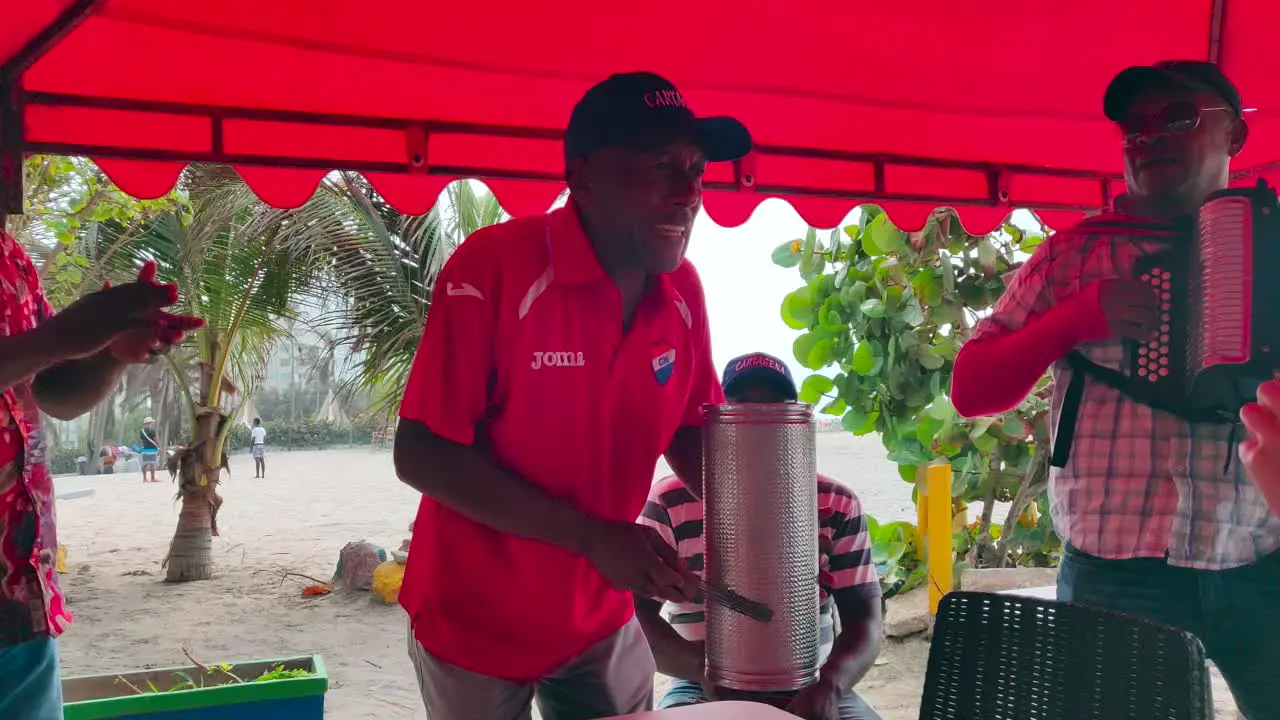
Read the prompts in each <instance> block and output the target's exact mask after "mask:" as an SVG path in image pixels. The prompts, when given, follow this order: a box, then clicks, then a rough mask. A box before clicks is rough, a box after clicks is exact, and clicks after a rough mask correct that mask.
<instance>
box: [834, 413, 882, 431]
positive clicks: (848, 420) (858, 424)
mask: <svg viewBox="0 0 1280 720" xmlns="http://www.w3.org/2000/svg"><path fill="white" fill-rule="evenodd" d="M876 416H877V415H876V413H866V412H863V411H861V410H859V409H857V408H849V412H847V413H845V414H844V417H842V418H840V427H842V428H844V429H845V430H848V431H849V432H851V433H853V434H854V435H866V434H867V433H870V432H873V431H874V430H875V429H876Z"/></svg>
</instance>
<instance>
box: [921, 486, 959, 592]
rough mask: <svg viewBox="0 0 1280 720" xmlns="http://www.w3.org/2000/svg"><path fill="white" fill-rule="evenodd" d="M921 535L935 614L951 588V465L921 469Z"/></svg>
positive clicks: (952, 560) (952, 561)
mask: <svg viewBox="0 0 1280 720" xmlns="http://www.w3.org/2000/svg"><path fill="white" fill-rule="evenodd" d="M924 473H925V478H924V480H925V481H924V502H923V503H921V504H922V505H924V513H923V515H924V517H925V522H924V537H925V546H926V547H927V548H928V550H927V551H926V555H925V558H926V567H927V569H928V573H929V613H930V614H937V612H938V603H940V602H942V596H943V595H946V594H947V593H949V592H951V585H952V582H953V578H952V567H953V564H954V558H953V557H952V555H953V553H952V549H951V548H952V544H951V465H949V464H945V463H943V464H937V465H930V466H929V467H927V468H925V470H924Z"/></svg>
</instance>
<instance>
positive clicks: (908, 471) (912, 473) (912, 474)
mask: <svg viewBox="0 0 1280 720" xmlns="http://www.w3.org/2000/svg"><path fill="white" fill-rule="evenodd" d="M919 471H920V466H918V465H899V466H898V477H900V478H902V479H903V480H905V481H906V482H909V483H913V482H915V481H916V473H918V472H919Z"/></svg>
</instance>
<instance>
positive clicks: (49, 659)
mask: <svg viewBox="0 0 1280 720" xmlns="http://www.w3.org/2000/svg"><path fill="white" fill-rule="evenodd" d="M155 275H156V268H155V265H154V264H153V263H147V264H146V265H144V266H143V269H142V271H141V272H140V273H138V280H137V282H131V283H127V284H124V285H120V286H118V287H114V288H105V289H103V290H102V291H100V292H94V293H89V294H88V295H85V296H84V297H82V298H80V299H79V300H77V301H76V302H75V303H72V304H71V305H70V306H69V307H67V308H66V309H65V310H63V311H62V312H61V313H58V314H57V315H54V313H53V309H52V308H51V307H50V306H49V303H48V302H46V301H45V298H44V294H43V293H42V292H41V290H40V279H39V275H38V274H37V273H36V269H35V267H34V266H33V265H32V264H31V261H30V259H28V258H27V255H26V253H24V252H23V250H22V248H21V246H19V245H18V243H17V242H16V241H15V240H14V239H13V238H12V237H10V236H9V235H7V234H5V233H4V232H0V718H21V719H22V720H58V719H59V718H61V717H62V683H61V680H60V677H59V671H58V650H57V645H56V643H55V641H54V640H55V638H57V637H58V636H59V635H61V634H62V631H63V630H64V629H65V628H66V626H67V624H68V623H69V622H70V621H71V614H70V613H69V612H68V611H67V608H66V605H65V603H64V602H63V599H62V593H61V592H60V590H59V589H58V578H57V575H56V574H55V572H54V561H55V557H56V553H55V548H57V533H56V531H55V527H54V495H53V481H52V478H51V477H50V476H49V471H48V467H47V466H46V465H45V451H46V448H45V440H44V435H43V433H42V432H41V428H40V413H41V412H42V411H43V412H44V413H47V414H49V415H50V416H52V417H55V418H59V419H62V420H71V419H73V418H75V417H78V416H80V415H83V414H84V413H86V412H88V411H89V410H90V409H91V408H93V406H95V405H97V404H98V403H99V402H100V401H101V400H102V399H103V398H105V397H106V396H107V395H109V394H110V393H111V391H112V390H113V389H114V388H115V387H116V386H117V385H118V384H119V382H120V376H121V374H122V373H123V371H124V368H125V366H126V365H127V364H129V363H140V362H148V361H150V360H151V358H152V356H153V355H154V354H155V353H162V352H166V351H167V350H168V349H169V347H170V346H171V345H173V344H175V343H178V342H180V341H181V339H182V336H183V333H184V332H186V331H187V330H190V329H193V328H196V327H199V326H200V324H201V322H200V321H199V320H196V319H195V318H187V317H180V316H175V315H170V314H169V313H166V312H163V311H162V308H164V307H167V306H169V305H172V304H173V303H174V302H176V301H177V299H178V288H177V287H175V286H173V285H161V284H158V283H156V282H155Z"/></svg>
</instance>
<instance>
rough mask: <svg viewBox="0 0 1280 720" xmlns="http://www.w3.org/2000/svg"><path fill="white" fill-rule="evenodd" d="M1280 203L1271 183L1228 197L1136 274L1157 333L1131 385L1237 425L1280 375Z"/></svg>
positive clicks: (1215, 201) (1141, 353)
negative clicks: (1277, 274) (1151, 298)
mask: <svg viewBox="0 0 1280 720" xmlns="http://www.w3.org/2000/svg"><path fill="white" fill-rule="evenodd" d="M1277 261H1280V205H1278V204H1277V200H1276V193H1275V191H1274V190H1273V189H1271V188H1270V187H1268V186H1267V185H1266V184H1265V183H1259V185H1258V186H1257V187H1254V188H1244V189H1230V190H1223V191H1221V192H1218V193H1215V194H1214V195H1213V196H1211V197H1210V198H1209V199H1208V200H1207V201H1206V202H1205V203H1204V205H1203V206H1201V208H1200V216H1199V222H1198V223H1197V227H1196V232H1195V234H1194V236H1193V237H1192V238H1190V242H1189V243H1186V242H1185V241H1184V242H1183V243H1175V245H1174V247H1173V248H1172V249H1171V250H1170V251H1168V252H1165V253H1156V254H1153V255H1151V256H1149V257H1148V258H1146V259H1145V261H1144V262H1143V263H1142V264H1141V265H1140V266H1139V267H1138V268H1136V270H1137V272H1138V276H1139V278H1140V279H1141V280H1142V281H1143V282H1146V283H1149V284H1150V285H1151V286H1152V289H1153V290H1154V291H1155V292H1156V295H1157V297H1158V298H1159V302H1160V309H1161V327H1160V330H1159V332H1157V333H1156V334H1155V335H1154V336H1153V337H1152V338H1150V339H1149V340H1148V341H1147V342H1145V343H1142V344H1140V345H1137V347H1136V348H1134V353H1133V367H1132V368H1131V371H1132V372H1131V377H1132V378H1133V379H1134V380H1137V381H1139V382H1141V383H1143V384H1146V385H1148V386H1149V387H1150V388H1151V389H1152V390H1154V391H1156V392H1158V393H1159V394H1161V395H1163V396H1165V397H1167V398H1168V399H1169V402H1170V403H1172V404H1174V405H1176V406H1180V407H1183V408H1185V409H1186V410H1187V411H1188V412H1189V413H1197V412H1219V413H1222V414H1223V416H1224V417H1234V415H1235V413H1237V412H1238V411H1239V410H1240V408H1241V407H1243V406H1244V405H1245V404H1246V403H1249V402H1252V401H1253V399H1254V398H1255V397H1256V394H1257V387H1258V385H1259V384H1260V383H1261V382H1264V381H1266V380H1268V379H1270V378H1271V377H1272V376H1273V374H1274V373H1275V371H1276V369H1277V368H1278V367H1280V363H1278V361H1280V305H1278V304H1277V300H1280V292H1278V288H1277V283H1276V282H1275V281H1274V280H1272V279H1271V278H1269V277H1267V276H1266V273H1267V272H1268V271H1269V270H1270V269H1271V268H1275V267H1277V265H1276V262H1277Z"/></svg>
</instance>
